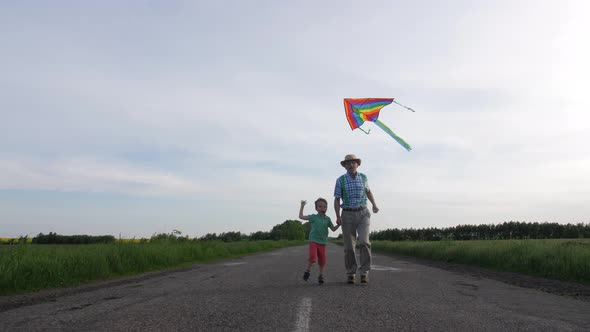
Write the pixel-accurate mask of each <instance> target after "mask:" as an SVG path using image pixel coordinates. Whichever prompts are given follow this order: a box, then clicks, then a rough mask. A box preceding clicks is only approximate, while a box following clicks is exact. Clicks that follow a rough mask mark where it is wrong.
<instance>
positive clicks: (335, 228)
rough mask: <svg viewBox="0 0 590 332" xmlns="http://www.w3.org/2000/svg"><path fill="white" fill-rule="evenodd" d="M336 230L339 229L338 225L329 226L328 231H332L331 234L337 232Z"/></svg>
mask: <svg viewBox="0 0 590 332" xmlns="http://www.w3.org/2000/svg"><path fill="white" fill-rule="evenodd" d="M338 228H340V224H337V225H336V226H330V229H331V230H332V232H335V231H337V230H338Z"/></svg>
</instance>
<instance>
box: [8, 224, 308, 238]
mask: <svg viewBox="0 0 590 332" xmlns="http://www.w3.org/2000/svg"><path fill="white" fill-rule="evenodd" d="M309 231H310V225H309V223H301V222H300V221H298V220H286V221H285V222H283V223H281V224H278V225H275V226H274V227H273V228H272V229H271V230H270V231H268V232H262V231H258V232H254V233H251V234H249V235H248V234H243V233H241V232H223V233H220V234H217V233H208V234H205V235H203V236H201V237H194V238H190V237H188V236H187V235H182V232H181V231H179V230H173V231H172V232H170V233H154V234H153V235H152V236H151V237H150V238H149V239H146V238H142V239H140V240H139V241H138V242H139V243H147V242H166V241H168V242H188V241H223V242H237V241H261V240H305V239H307V238H308V237H309ZM116 241H117V239H116V238H115V237H114V236H112V235H100V236H92V235H59V234H56V233H53V232H50V233H49V234H43V233H39V235H37V236H35V237H33V238H32V241H31V242H32V243H33V244H105V243H107V244H108V243H115V242H116ZM18 243H26V237H24V238H23V237H21V238H19V239H15V241H12V242H8V243H7V244H18Z"/></svg>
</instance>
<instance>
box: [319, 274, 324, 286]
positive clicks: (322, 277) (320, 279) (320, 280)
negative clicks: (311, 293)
mask: <svg viewBox="0 0 590 332" xmlns="http://www.w3.org/2000/svg"><path fill="white" fill-rule="evenodd" d="M318 282H319V283H320V284H323V283H324V276H323V275H321V274H320V276H319V277H318Z"/></svg>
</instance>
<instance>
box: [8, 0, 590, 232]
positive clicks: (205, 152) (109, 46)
mask: <svg viewBox="0 0 590 332" xmlns="http://www.w3.org/2000/svg"><path fill="white" fill-rule="evenodd" d="M589 10H590V3H589V2H587V1H584V0H580V1H571V0H559V1H549V0H546V1H520V0H518V1H515V0H506V1H504V0H502V1H470V0H469V1H468V0H465V1H459V0H456V1H455V0H453V1H424V0H423V1H420V0H419V1H387V0H384V1H373V0H367V1H342V0H338V1H335V0H334V1H331V0H330V1H262V0H253V1H238V0H235V1H229V0H220V1H175V0H170V1H123V2H121V1H60V0H58V1H3V2H0V42H1V48H2V51H1V52H0V72H1V73H2V75H0V119H1V120H0V237H18V236H25V235H27V236H29V237H32V236H35V235H37V234H39V233H45V234H47V233H49V232H56V233H58V234H62V235H74V234H88V235H114V236H116V237H124V238H133V237H136V238H140V237H150V236H151V235H153V234H155V233H170V232H172V231H173V230H178V231H181V232H182V234H183V235H187V236H189V237H201V236H203V235H205V234H207V233H217V234H219V233H222V232H230V231H231V232H235V231H239V232H242V233H244V234H250V233H253V232H257V231H270V230H271V229H272V227H273V226H275V225H277V224H280V223H282V222H284V221H285V220H290V219H297V216H298V212H299V201H300V200H302V199H305V200H307V201H309V202H313V201H314V200H315V199H316V198H318V197H324V198H326V199H327V200H328V202H329V209H328V216H330V217H331V218H332V220H335V213H334V211H333V192H334V185H335V182H336V178H337V177H339V176H340V175H342V174H344V172H345V170H344V168H342V167H341V166H340V161H341V160H343V158H344V156H345V155H347V154H356V155H357V156H358V157H359V158H361V159H362V165H361V166H360V167H359V171H360V172H363V173H364V174H366V175H367V178H368V182H369V185H370V187H371V190H372V191H373V194H374V196H375V199H376V202H377V205H378V207H379V208H380V211H379V213H377V214H373V216H372V218H371V230H372V231H379V230H385V229H391V228H399V229H402V228H425V227H439V228H443V227H452V226H456V225H459V224H473V225H477V224H497V223H502V222H505V221H521V222H557V223H563V224H566V223H579V222H583V223H588V222H590V219H589V216H590V204H588V203H587V202H588V197H590V147H589V145H588V142H590V101H589V100H588V98H587V97H588V94H587V89H588V86H589V77H590V62H589V61H588V60H587V59H590V43H588V39H589V34H590V23H589V21H588V20H587V17H586V13H588V12H589ZM351 97H357V98H360V97H391V98H395V100H396V101H397V102H399V103H401V104H403V105H406V106H408V107H411V108H413V109H414V110H416V112H414V113H412V112H409V111H407V110H406V109H404V108H402V107H400V106H398V105H396V104H391V105H389V106H386V107H385V108H383V110H382V111H381V114H380V116H379V120H381V121H382V122H383V123H385V124H386V125H388V126H389V127H390V128H391V129H392V130H393V131H394V132H395V133H396V134H398V135H399V136H401V137H402V138H404V139H405V140H406V141H407V142H408V143H409V144H410V145H411V146H412V148H413V149H412V151H410V152H407V151H406V150H405V149H403V148H402V147H401V146H400V145H399V144H397V143H396V142H395V141H394V140H392V139H391V138H390V137H389V136H388V135H387V134H385V133H384V132H383V131H382V130H380V129H379V128H378V127H376V126H375V125H374V124H372V123H365V124H364V125H363V127H362V128H363V129H365V130H369V129H370V130H371V131H370V134H368V135H367V134H365V133H363V132H361V131H360V130H358V129H357V130H354V131H353V130H351V128H350V126H349V125H348V123H347V121H346V118H345V114H344V107H343V98H351ZM313 213H315V211H314V209H313V204H311V205H308V206H307V207H306V208H305V210H304V214H313Z"/></svg>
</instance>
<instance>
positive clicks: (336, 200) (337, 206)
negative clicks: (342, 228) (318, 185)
mask: <svg viewBox="0 0 590 332" xmlns="http://www.w3.org/2000/svg"><path fill="white" fill-rule="evenodd" d="M334 212H336V224H338V225H342V217H340V198H339V197H335V198H334Z"/></svg>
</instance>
